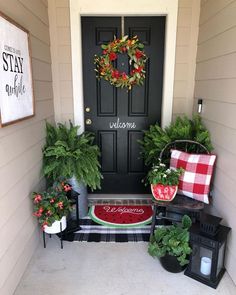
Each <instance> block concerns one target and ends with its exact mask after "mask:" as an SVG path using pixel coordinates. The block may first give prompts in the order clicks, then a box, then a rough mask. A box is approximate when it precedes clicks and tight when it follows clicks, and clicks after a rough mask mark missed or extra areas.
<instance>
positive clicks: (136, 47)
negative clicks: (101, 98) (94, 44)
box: [94, 36, 147, 90]
mask: <svg viewBox="0 0 236 295" xmlns="http://www.w3.org/2000/svg"><path fill="white" fill-rule="evenodd" d="M101 48H102V49H103V52H102V55H101V56H97V55H95V58H94V63H95V64H96V69H95V71H96V72H97V78H98V79H100V78H103V79H105V80H106V81H108V82H110V83H111V85H114V86H115V87H121V88H124V87H127V88H128V89H129V90H130V89H131V88H132V86H134V85H143V82H144V79H145V63H146V61H147V56H146V54H145V52H144V51H143V48H144V45H143V44H142V43H141V42H140V41H139V40H138V38H137V36H135V37H133V38H131V39H128V36H124V37H123V38H122V39H116V38H114V40H113V41H112V42H110V43H108V44H107V45H105V44H103V45H101ZM122 53H127V55H128V56H129V65H130V74H127V73H125V72H120V71H118V70H117V69H116V68H115V67H114V62H115V61H116V60H117V58H118V54H122Z"/></svg>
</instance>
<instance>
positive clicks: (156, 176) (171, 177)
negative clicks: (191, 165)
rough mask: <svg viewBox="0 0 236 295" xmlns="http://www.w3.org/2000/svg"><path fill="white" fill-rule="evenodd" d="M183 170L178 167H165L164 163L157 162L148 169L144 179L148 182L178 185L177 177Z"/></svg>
mask: <svg viewBox="0 0 236 295" xmlns="http://www.w3.org/2000/svg"><path fill="white" fill-rule="evenodd" d="M183 172H184V169H183V168H179V169H176V170H174V169H169V168H168V169H166V165H165V164H164V163H161V162H159V163H158V165H154V166H153V167H152V169H151V170H149V172H148V174H147V177H146V181H147V183H148V184H158V183H160V184H163V185H178V184H179V177H180V175H181V174H182V173H183Z"/></svg>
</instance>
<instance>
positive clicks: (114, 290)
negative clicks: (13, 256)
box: [14, 236, 236, 295]
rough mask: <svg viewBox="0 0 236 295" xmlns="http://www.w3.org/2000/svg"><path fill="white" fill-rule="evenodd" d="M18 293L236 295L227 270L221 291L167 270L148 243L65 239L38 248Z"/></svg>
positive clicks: (220, 285) (219, 287)
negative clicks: (65, 240) (156, 258)
mask: <svg viewBox="0 0 236 295" xmlns="http://www.w3.org/2000/svg"><path fill="white" fill-rule="evenodd" d="M14 294H15V295H32V294H34V295H108V294H109V295H111V294H112V295H156V294H158V295H160V294H164V295H173V294H175V295H183V294H190V295H199V294H202V295H205V294H207V295H211V294H221V295H235V294H236V286H235V285H234V283H233V282H232V280H231V279H230V277H229V275H228V273H225V275H224V277H223V279H222V280H221V282H220V284H219V286H218V288H217V289H216V290H214V289H212V288H210V287H207V286H205V285H203V284H201V283H199V282H197V281H195V280H193V279H191V278H189V277H186V276H185V275H184V274H183V273H180V274H172V273H168V272H167V271H165V270H164V269H163V268H162V267H161V265H160V263H159V261H158V260H155V259H153V258H152V257H150V256H149V255H148V254H147V243H144V242H138V243H86V242H72V243H70V242H64V249H63V250H61V249H60V243H59V240H58V239H57V237H56V236H53V237H52V239H50V240H48V241H47V248H46V249H44V248H43V246H42V244H41V245H40V246H39V248H38V249H37V251H36V252H35V255H34V257H33V259H32V260H31V262H30V264H29V266H28V268H27V270H26V272H25V274H24V275H23V278H22V280H21V282H20V284H19V285H18V288H17V289H16V291H15V293H14Z"/></svg>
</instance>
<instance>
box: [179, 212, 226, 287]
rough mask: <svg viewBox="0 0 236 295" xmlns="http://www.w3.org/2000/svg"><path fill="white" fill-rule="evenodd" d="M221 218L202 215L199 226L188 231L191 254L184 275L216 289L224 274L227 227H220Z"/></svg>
mask: <svg viewBox="0 0 236 295" xmlns="http://www.w3.org/2000/svg"><path fill="white" fill-rule="evenodd" d="M220 221H221V218H219V217H217V216H213V215H210V214H206V213H202V215H201V220H200V224H197V223H196V224H193V226H192V228H191V229H190V245H191V247H192V254H191V256H190V262H189V265H188V267H187V269H186V271H185V273H184V274H185V275H187V276H189V277H191V278H193V279H195V280H197V281H199V282H202V283H204V284H206V285H208V286H210V287H212V288H215V289H216V288H217V286H218V284H219V282H220V280H221V278H222V277H223V274H224V272H225V267H224V260H225V250H226V243H227V236H228V233H229V231H230V228H229V227H226V226H223V225H220Z"/></svg>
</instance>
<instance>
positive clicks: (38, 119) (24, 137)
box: [0, 0, 54, 295]
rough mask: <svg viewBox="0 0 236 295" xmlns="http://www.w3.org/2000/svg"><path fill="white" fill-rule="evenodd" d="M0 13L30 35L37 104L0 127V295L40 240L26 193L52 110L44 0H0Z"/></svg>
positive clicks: (35, 180)
mask: <svg viewBox="0 0 236 295" xmlns="http://www.w3.org/2000/svg"><path fill="white" fill-rule="evenodd" d="M0 11H2V12H3V13H5V14H7V15H8V16H9V17H11V18H12V19H14V20H15V21H16V22H18V23H19V24H20V25H22V26H23V27H25V28H26V29H28V30H29V31H30V41H31V46H32V63H33V84H34V92H35V100H36V103H35V106H36V109H35V111H36V116H35V117H33V118H32V119H29V120H25V121H22V122H18V123H17V124H14V125H10V126H7V127H4V128H1V129H0V212H1V214H0V294H1V295H11V294H13V292H14V290H15V287H16V286H17V284H18V282H19V280H20V278H21V276H22V275H23V273H24V271H25V268H26V266H27V264H28V262H29V260H30V258H31V256H32V255H33V253H34V251H35V249H36V247H37V245H38V242H39V232H38V224H37V222H36V220H35V218H34V217H33V216H32V201H31V199H30V195H31V192H32V191H33V190H35V189H36V188H37V187H38V186H39V185H40V184H41V174H40V170H41V164H42V163H41V159H42V151H41V148H42V146H43V144H44V137H45V119H48V120H49V121H51V120H53V117H54V111H53V91H52V75H51V57H50V38H49V22H48V13H47V2H46V1H44V0H42V1H41V0H34V1H32V0H7V1H6V0H0Z"/></svg>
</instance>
